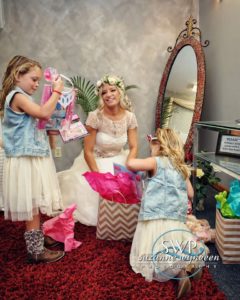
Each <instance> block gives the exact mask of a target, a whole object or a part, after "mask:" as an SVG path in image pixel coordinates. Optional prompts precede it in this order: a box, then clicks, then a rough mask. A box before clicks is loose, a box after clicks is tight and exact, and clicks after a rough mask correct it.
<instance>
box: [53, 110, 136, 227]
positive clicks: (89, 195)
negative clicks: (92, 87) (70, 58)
mask: <svg viewBox="0 0 240 300" xmlns="http://www.w3.org/2000/svg"><path fill="white" fill-rule="evenodd" d="M86 125H88V126H90V127H92V128H94V129H97V135H96V144H95V148H94V154H95V159H96V163H97V165H98V168H99V171H100V172H102V173H106V172H111V173H113V163H118V164H122V165H125V162H126V158H127V155H128V150H124V147H125V146H126V144H127V130H128V129H133V128H136V127H137V121H136V117H135V114H133V113H132V112H129V111H126V112H125V115H124V116H123V118H122V119H121V120H118V121H112V120H111V119H109V118H107V117H106V116H105V115H104V114H103V113H102V112H101V111H100V110H98V109H97V110H95V111H93V112H90V113H89V115H88V118H87V121H86ZM87 171H90V170H89V167H88V165H87V163H86V161H85V159H84V153H83V151H82V152H81V153H80V155H79V156H78V157H77V158H76V159H75V160H74V163H73V165H72V167H71V168H70V169H68V170H65V171H62V172H59V173H57V175H58V179H59V184H60V189H61V193H62V198H63V205H64V208H66V207H68V206H69V205H71V204H72V203H76V204H77V209H76V211H75V212H74V218H75V220H77V221H79V222H80V223H82V224H85V225H91V226H96V225H97V216H98V206H99V194H98V193H97V192H95V191H94V190H92V188H91V187H90V185H89V184H88V182H87V181H86V179H85V177H84V176H83V175H82V174H83V173H85V172H87Z"/></svg>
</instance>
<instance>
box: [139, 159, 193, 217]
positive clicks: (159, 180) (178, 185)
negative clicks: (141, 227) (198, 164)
mask: <svg viewBox="0 0 240 300" xmlns="http://www.w3.org/2000/svg"><path fill="white" fill-rule="evenodd" d="M156 161H157V171H156V174H155V175H154V176H153V177H151V178H149V179H148V183H147V188H146V191H145V193H144V196H143V199H142V204H141V208H140V213H139V220H140V221H145V220H154V219H173V220H179V221H182V222H184V221H185V220H186V215H187V202H188V196H187V185H186V180H185V179H184V178H183V176H182V175H181V174H180V173H179V172H178V171H177V170H176V169H175V168H174V167H173V166H172V164H171V162H170V161H169V160H168V158H166V157H156Z"/></svg>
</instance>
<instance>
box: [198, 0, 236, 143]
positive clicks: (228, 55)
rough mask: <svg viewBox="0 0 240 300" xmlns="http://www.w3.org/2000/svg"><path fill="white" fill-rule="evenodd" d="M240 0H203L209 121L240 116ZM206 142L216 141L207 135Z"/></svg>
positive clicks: (204, 117) (206, 113) (204, 115)
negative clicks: (207, 43)
mask: <svg viewBox="0 0 240 300" xmlns="http://www.w3.org/2000/svg"><path fill="white" fill-rule="evenodd" d="M239 12H240V1H239V0H228V1H224V0H223V1H209V0H201V1H199V14H200V27H201V29H202V31H203V33H204V34H203V37H204V38H205V39H209V40H210V45H209V46H208V47H207V48H206V49H205V58H206V70H207V72H206V76H207V77H206V91H205V99H204V106H203V113H202V120H205V121H209V120H211V121H215V120H217V121H230V120H235V119H239V118H240V84H239V82H240V56H239V54H240V53H239V47H240V34H239V27H240V18H239ZM201 142H202V144H203V146H204V145H207V144H209V143H210V144H211V143H212V144H213V147H214V146H215V144H214V142H215V140H214V141H211V139H210V138H208V136H207V135H205V138H204V139H202V141H201Z"/></svg>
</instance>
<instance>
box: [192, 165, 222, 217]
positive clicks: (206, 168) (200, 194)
mask: <svg viewBox="0 0 240 300" xmlns="http://www.w3.org/2000/svg"><path fill="white" fill-rule="evenodd" d="M197 166H198V168H197V174H196V186H195V188H196V198H197V206H196V210H198V211H203V210H204V201H205V199H206V198H207V186H208V185H210V186H211V185H214V184H216V183H218V182H220V181H221V179H220V178H219V177H217V176H216V172H215V171H214V168H213V166H212V164H211V163H210V162H208V161H202V160H198V161H197Z"/></svg>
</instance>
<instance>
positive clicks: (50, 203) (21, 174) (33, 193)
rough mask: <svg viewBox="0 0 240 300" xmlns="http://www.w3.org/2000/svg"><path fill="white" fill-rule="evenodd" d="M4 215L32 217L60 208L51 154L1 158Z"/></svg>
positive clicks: (59, 195)
mask: <svg viewBox="0 0 240 300" xmlns="http://www.w3.org/2000/svg"><path fill="white" fill-rule="evenodd" d="M4 174H5V176H4V177H3V196H4V197H3V198H4V216H5V219H10V220H12V221H27V220H32V218H33V216H34V215H36V214H38V213H39V210H40V211H41V212H42V213H43V214H47V215H48V216H52V215H53V214H54V212H56V211H57V210H61V209H62V208H63V205H62V198H61V192H60V188H59V184H58V180H57V176H56V168H55V164H54V161H53V158H52V156H51V154H50V156H49V157H30V156H25V157H24V156H23V157H7V158H6V159H5V161H4Z"/></svg>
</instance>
